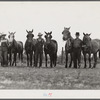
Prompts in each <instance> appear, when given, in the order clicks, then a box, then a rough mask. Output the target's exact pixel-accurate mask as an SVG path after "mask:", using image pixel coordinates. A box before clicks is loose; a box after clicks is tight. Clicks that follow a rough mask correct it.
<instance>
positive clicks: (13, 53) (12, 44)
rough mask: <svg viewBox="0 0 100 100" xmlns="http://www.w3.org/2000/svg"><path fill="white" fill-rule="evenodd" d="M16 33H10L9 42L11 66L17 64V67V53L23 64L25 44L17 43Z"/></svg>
mask: <svg viewBox="0 0 100 100" xmlns="http://www.w3.org/2000/svg"><path fill="white" fill-rule="evenodd" d="M14 34H15V32H9V36H8V38H9V39H8V41H9V48H8V53H9V62H10V66H13V65H14V64H15V66H16V57H17V53H18V54H19V60H21V63H22V62H23V43H22V42H21V41H16V40H15V38H14V37H15V36H14Z"/></svg>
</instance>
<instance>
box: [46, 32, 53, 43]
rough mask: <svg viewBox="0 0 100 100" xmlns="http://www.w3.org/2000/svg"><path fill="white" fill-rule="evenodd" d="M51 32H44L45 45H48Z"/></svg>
mask: <svg viewBox="0 0 100 100" xmlns="http://www.w3.org/2000/svg"><path fill="white" fill-rule="evenodd" d="M51 34H52V31H51V32H45V36H44V37H45V39H46V43H50V42H51V39H52V35H51Z"/></svg>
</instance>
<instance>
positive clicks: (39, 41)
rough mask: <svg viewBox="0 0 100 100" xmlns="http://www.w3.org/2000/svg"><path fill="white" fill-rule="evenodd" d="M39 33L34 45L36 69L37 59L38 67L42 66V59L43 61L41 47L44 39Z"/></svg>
mask: <svg viewBox="0 0 100 100" xmlns="http://www.w3.org/2000/svg"><path fill="white" fill-rule="evenodd" d="M42 35H43V34H41V33H38V38H37V43H36V52H35V53H36V55H35V66H36V67H37V63H38V59H39V61H40V63H39V67H41V66H42V59H43V45H44V39H43V38H42Z"/></svg>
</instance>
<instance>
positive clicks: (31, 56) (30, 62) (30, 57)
mask: <svg viewBox="0 0 100 100" xmlns="http://www.w3.org/2000/svg"><path fill="white" fill-rule="evenodd" d="M32 56H33V55H32V53H30V66H32Z"/></svg>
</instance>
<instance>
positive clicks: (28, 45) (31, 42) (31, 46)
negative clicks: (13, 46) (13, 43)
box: [25, 29, 36, 66]
mask: <svg viewBox="0 0 100 100" xmlns="http://www.w3.org/2000/svg"><path fill="white" fill-rule="evenodd" d="M26 32H27V33H28V34H27V36H26V37H27V40H26V42H25V52H26V55H27V66H32V58H33V52H34V65H35V62H36V61H35V44H36V39H33V37H34V34H32V33H33V29H32V31H27V30H26Z"/></svg>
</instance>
